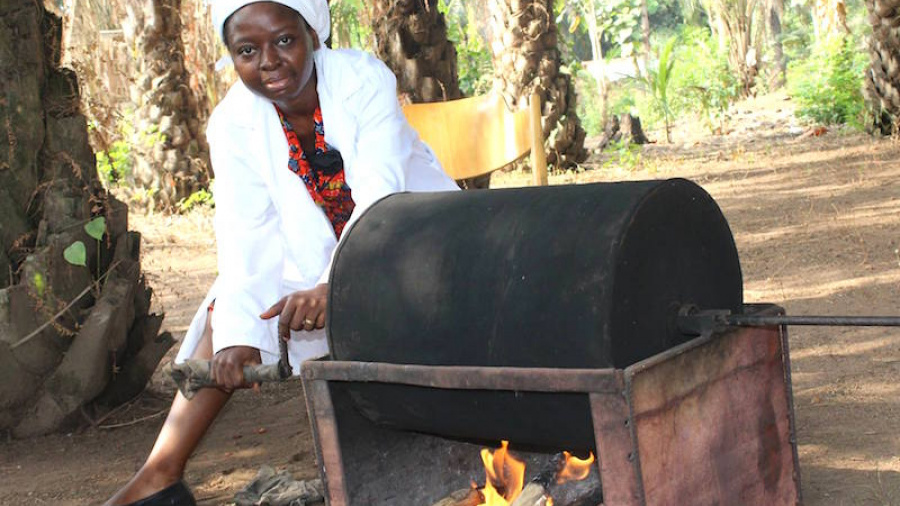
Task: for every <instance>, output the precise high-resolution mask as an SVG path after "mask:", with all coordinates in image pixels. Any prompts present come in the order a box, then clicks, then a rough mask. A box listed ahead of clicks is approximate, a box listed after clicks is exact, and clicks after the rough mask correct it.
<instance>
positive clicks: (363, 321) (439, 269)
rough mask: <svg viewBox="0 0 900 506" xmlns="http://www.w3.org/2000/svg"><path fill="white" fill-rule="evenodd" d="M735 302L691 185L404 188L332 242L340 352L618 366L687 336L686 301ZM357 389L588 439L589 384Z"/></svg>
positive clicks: (419, 410) (392, 417) (552, 438)
mask: <svg viewBox="0 0 900 506" xmlns="http://www.w3.org/2000/svg"><path fill="white" fill-rule="evenodd" d="M742 297H743V296H742V282H741V269H740V263H739V261H738V255H737V249H736V248H735V244H734V239H733V237H732V235H731V231H730V230H729V228H728V223H727V222H726V220H725V218H724V216H723V215H722V212H721V210H720V209H719V207H718V206H717V205H716V203H715V201H713V199H712V197H710V196H709V194H707V193H706V192H705V191H704V190H703V189H702V188H700V187H699V186H697V185H696V184H694V183H692V182H690V181H687V180H683V179H673V180H668V181H646V182H625V183H610V184H589V185H579V186H557V187H549V188H522V189H508V190H489V191H466V192H449V193H431V194H428V193H413V194H409V193H408V194H398V195H393V196H390V197H387V198H385V199H383V200H381V201H380V202H378V203H376V204H375V205H373V206H372V207H371V208H370V209H369V210H368V211H366V213H365V214H364V215H363V216H362V217H361V218H360V220H359V222H358V223H356V225H355V226H353V228H352V229H351V230H350V231H349V234H348V236H347V237H346V238H345V240H344V242H343V243H342V245H341V247H340V248H339V249H338V251H337V252H336V256H335V260H334V267H333V271H332V273H331V290H330V300H329V315H328V336H329V341H330V342H329V344H330V346H331V352H332V357H333V358H334V359H335V360H352V361H363V362H387V363H394V364H422V365H466V366H509V367H552V368H611V367H618V368H624V367H626V366H628V365H631V364H633V363H635V362H637V361H639V360H642V359H645V358H647V357H650V356H652V355H654V354H656V353H659V352H661V351H664V350H666V349H668V348H670V347H672V346H674V345H677V344H679V343H681V342H684V341H686V340H687V339H688V338H686V337H684V336H682V335H681V334H679V333H678V332H677V330H676V327H675V322H674V319H675V315H676V313H677V309H678V308H679V307H680V306H681V305H683V304H696V305H697V306H699V307H704V308H720V309H730V310H731V311H733V312H736V313H737V312H740V310H741V306H742ZM348 388H350V389H351V394H352V397H353V398H354V400H355V402H356V405H357V407H358V408H359V409H360V410H361V411H362V412H363V413H364V414H365V415H366V416H367V417H368V418H370V419H371V420H373V421H376V422H378V423H381V424H386V425H390V426H396V427H399V428H403V429H406V430H415V431H421V432H429V433H435V434H441V435H445V436H450V437H460V438H466V439H482V440H499V439H508V440H510V441H513V442H515V443H519V444H529V445H536V446H541V447H552V448H571V449H582V448H590V447H593V446H594V437H593V432H592V425H591V415H590V410H589V407H588V401H587V397H586V396H584V395H580V394H564V395H560V394H545V393H522V392H499V393H498V392H487V391H449V390H439V389H430V388H421V387H408V386H396V385H385V384H353V385H352V386H349V387H348Z"/></svg>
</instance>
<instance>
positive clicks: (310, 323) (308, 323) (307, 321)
mask: <svg viewBox="0 0 900 506" xmlns="http://www.w3.org/2000/svg"><path fill="white" fill-rule="evenodd" d="M315 324H316V323H315V322H314V321H312V320H310V319H309V318H304V319H303V326H304V327H313V326H315Z"/></svg>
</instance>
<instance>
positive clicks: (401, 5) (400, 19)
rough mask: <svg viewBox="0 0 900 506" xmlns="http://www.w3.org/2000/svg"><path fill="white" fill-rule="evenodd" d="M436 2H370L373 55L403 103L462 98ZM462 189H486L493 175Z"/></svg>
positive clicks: (464, 182) (466, 181)
mask: <svg viewBox="0 0 900 506" xmlns="http://www.w3.org/2000/svg"><path fill="white" fill-rule="evenodd" d="M437 4H438V2H437V0H375V1H373V2H371V3H370V4H369V8H370V9H371V14H370V17H371V19H373V20H376V19H377V20H380V21H379V22H377V23H373V26H372V28H373V31H374V35H375V47H376V50H375V52H376V54H377V55H378V57H379V58H380V59H381V60H382V61H384V62H385V63H386V64H387V66H388V67H390V69H391V70H392V71H393V72H394V74H395V75H396V76H397V88H398V89H397V92H398V93H399V94H400V99H401V102H406V103H414V104H417V103H428V102H443V101H446V100H453V99H457V98H462V91H460V89H459V76H458V74H457V62H456V48H455V47H454V46H453V43H451V42H450V40H449V39H447V23H446V21H445V20H444V15H443V14H441V13H440V11H438V8H437ZM458 183H459V184H460V186H461V187H462V188H465V189H470V188H472V189H474V188H487V187H489V186H490V183H491V175H490V174H486V175H484V176H480V177H476V178H471V179H464V180H462V181H459V182H458Z"/></svg>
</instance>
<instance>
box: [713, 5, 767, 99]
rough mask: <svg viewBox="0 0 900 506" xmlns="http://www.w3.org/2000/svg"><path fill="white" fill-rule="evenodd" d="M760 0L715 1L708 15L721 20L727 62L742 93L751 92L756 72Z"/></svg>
mask: <svg viewBox="0 0 900 506" xmlns="http://www.w3.org/2000/svg"><path fill="white" fill-rule="evenodd" d="M759 1H760V0H736V1H729V0H715V1H713V2H711V3H710V4H709V7H708V12H709V13H710V16H712V15H715V16H716V17H717V18H718V19H719V20H720V21H721V28H722V34H723V35H725V36H726V38H727V40H728V63H729V65H730V66H731V68H732V69H733V70H734V72H735V73H736V74H737V77H738V81H739V82H740V83H741V95H742V96H745V97H746V96H749V95H751V94H752V93H753V87H754V85H755V83H756V76H757V75H758V74H759V61H760V57H761V55H760V51H761V46H760V39H761V36H760V35H761V33H763V32H762V31H761V30H760V28H761V26H760V23H761V22H758V21H759V20H757V19H756V17H757V7H758V6H759V5H760V3H759Z"/></svg>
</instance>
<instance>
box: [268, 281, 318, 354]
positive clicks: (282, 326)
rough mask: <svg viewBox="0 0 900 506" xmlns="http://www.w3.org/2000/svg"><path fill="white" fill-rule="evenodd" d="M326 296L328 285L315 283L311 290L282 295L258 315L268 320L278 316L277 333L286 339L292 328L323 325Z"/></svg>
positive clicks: (313, 327)
mask: <svg viewBox="0 0 900 506" xmlns="http://www.w3.org/2000/svg"><path fill="white" fill-rule="evenodd" d="M327 296H328V285H327V284H321V285H316V287H315V288H313V289H311V290H300V291H299V292H294V293H292V294H290V295H288V296H286V297H283V298H282V299H281V300H279V301H278V302H276V303H275V304H274V305H273V306H272V307H270V308H269V309H267V310H266V312H265V313H263V314H261V315H259V317H260V318H262V319H263V320H268V319H270V318H274V317H276V316H278V335H279V336H281V338H282V339H284V340H285V341H287V340H289V339H290V338H291V331H292V330H306V331H311V330H315V329H321V328H324V327H325V307H326V306H327V304H328V300H327Z"/></svg>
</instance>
